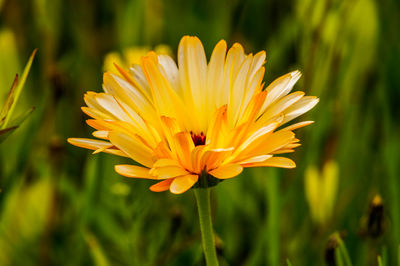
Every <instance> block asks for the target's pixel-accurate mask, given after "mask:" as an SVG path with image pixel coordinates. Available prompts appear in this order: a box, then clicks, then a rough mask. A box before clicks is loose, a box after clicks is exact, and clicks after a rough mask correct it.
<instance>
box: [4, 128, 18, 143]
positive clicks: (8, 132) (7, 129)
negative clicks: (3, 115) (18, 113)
mask: <svg viewBox="0 0 400 266" xmlns="http://www.w3.org/2000/svg"><path fill="white" fill-rule="evenodd" d="M15 129H17V126H14V127H9V128H6V129H1V130H0V143H2V142H3V141H4V140H5V139H6V138H7V137H8V136H9V135H10V134H11V132H13V131H14V130H15Z"/></svg>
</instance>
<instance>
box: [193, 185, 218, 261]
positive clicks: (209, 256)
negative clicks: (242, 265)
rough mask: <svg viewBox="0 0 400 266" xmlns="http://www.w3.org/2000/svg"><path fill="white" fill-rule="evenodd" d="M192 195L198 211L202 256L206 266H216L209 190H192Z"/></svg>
mask: <svg viewBox="0 0 400 266" xmlns="http://www.w3.org/2000/svg"><path fill="white" fill-rule="evenodd" d="M194 195H195V197H196V202H197V209H198V211H199V220H200V230H201V239H202V244H203V251H204V256H205V257H206V262H207V265H208V266H217V265H218V259H217V253H216V251H215V241H214V230H213V227H212V221H211V208H210V189H209V188H197V189H194Z"/></svg>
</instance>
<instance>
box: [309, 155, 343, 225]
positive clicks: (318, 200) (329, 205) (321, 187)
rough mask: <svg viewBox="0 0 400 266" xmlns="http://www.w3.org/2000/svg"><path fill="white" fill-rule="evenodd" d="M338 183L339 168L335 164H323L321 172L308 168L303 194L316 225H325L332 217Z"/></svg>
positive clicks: (332, 162) (313, 167) (312, 167)
mask: <svg viewBox="0 0 400 266" xmlns="http://www.w3.org/2000/svg"><path fill="white" fill-rule="evenodd" d="M338 183H339V168H338V165H337V163H336V162H334V161H328V162H327V163H325V165H324V167H323V170H322V172H319V171H318V169H317V168H316V167H315V166H310V167H308V169H307V170H306V175H305V192H306V197H307V201H308V204H309V206H310V211H311V217H312V219H313V220H314V222H316V223H317V224H324V223H326V222H327V221H328V220H329V218H330V217H331V215H332V212H333V206H334V204H335V200H336V193H337V188H338Z"/></svg>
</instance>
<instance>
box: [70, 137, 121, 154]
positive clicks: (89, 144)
mask: <svg viewBox="0 0 400 266" xmlns="http://www.w3.org/2000/svg"><path fill="white" fill-rule="evenodd" d="M68 142H69V143H70V144H72V145H75V146H77V147H80V148H85V149H89V150H98V149H102V148H104V147H107V149H106V150H104V152H106V153H110V154H114V155H118V156H123V157H128V155H127V154H126V153H124V152H122V151H120V150H118V149H110V148H109V147H110V145H112V144H111V143H110V142H108V141H102V140H97V139H86V138H69V139H68Z"/></svg>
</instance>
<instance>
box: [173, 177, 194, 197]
mask: <svg viewBox="0 0 400 266" xmlns="http://www.w3.org/2000/svg"><path fill="white" fill-rule="evenodd" d="M198 179H199V176H198V175H185V176H179V177H175V178H174V181H172V183H171V186H170V187H169V190H170V191H171V192H172V193H174V194H181V193H183V192H185V191H187V190H188V189H189V188H191V187H192V186H193V185H194V184H195V183H196V182H197V180H198Z"/></svg>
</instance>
